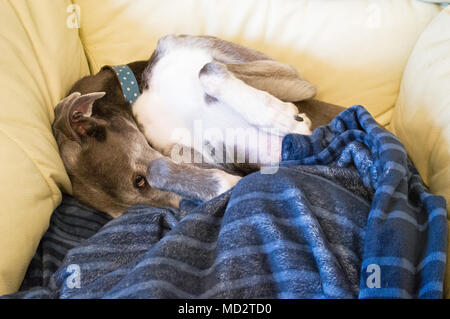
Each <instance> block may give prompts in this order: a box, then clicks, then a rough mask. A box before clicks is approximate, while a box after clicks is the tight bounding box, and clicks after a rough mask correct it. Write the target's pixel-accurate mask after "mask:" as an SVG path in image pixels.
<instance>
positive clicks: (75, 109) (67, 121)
mask: <svg viewBox="0 0 450 319" xmlns="http://www.w3.org/2000/svg"><path fill="white" fill-rule="evenodd" d="M105 94H106V93H105V92H94V93H88V94H83V95H82V94H81V93H79V92H74V93H72V94H70V95H69V96H67V97H66V98H64V99H63V100H62V101H61V102H59V103H58V105H57V106H56V108H55V124H54V128H55V130H60V131H62V133H63V134H64V135H66V136H67V137H68V138H70V139H71V140H74V141H77V142H78V143H81V137H82V136H86V135H89V133H90V132H91V131H92V130H93V129H94V128H95V127H96V125H97V124H98V120H96V119H95V118H92V117H91V115H92V106H93V105H94V102H95V101H96V100H98V99H100V98H102V97H103V96H104V95H105Z"/></svg>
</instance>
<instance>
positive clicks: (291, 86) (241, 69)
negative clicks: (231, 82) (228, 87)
mask: <svg viewBox="0 0 450 319" xmlns="http://www.w3.org/2000/svg"><path fill="white" fill-rule="evenodd" d="M226 66H227V69H228V71H230V72H232V73H233V74H234V76H236V77H237V78H238V79H240V80H242V81H244V82H245V83H246V84H248V85H250V86H252V87H254V88H256V89H258V90H262V91H266V92H268V93H270V94H272V95H273V96H275V97H276V98H278V99H280V100H282V101H285V102H298V101H303V100H307V99H311V98H313V97H314V96H315V95H316V91H317V89H316V86H315V85H313V84H311V83H310V82H308V81H306V80H304V79H303V78H302V76H301V75H300V73H299V72H298V71H297V70H296V69H295V68H294V67H292V66H290V65H287V64H284V63H281V62H278V61H274V60H258V61H253V62H248V63H242V64H227V65H226Z"/></svg>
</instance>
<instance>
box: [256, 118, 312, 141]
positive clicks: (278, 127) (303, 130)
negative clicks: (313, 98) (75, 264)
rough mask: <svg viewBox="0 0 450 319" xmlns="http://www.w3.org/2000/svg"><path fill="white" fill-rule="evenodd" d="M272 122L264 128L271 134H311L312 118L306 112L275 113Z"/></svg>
mask: <svg viewBox="0 0 450 319" xmlns="http://www.w3.org/2000/svg"><path fill="white" fill-rule="evenodd" d="M269 123H270V124H269V125H268V126H267V127H262V129H263V130H264V131H266V132H268V133H270V134H273V135H278V136H285V135H287V134H290V133H296V134H302V135H311V120H310V119H309V118H308V116H306V114H304V113H302V114H295V115H293V114H292V113H291V114H290V113H289V112H280V113H276V114H273V116H272V117H271V120H270V122H269Z"/></svg>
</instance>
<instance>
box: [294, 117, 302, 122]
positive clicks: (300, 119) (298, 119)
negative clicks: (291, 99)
mask: <svg viewBox="0 0 450 319" xmlns="http://www.w3.org/2000/svg"><path fill="white" fill-rule="evenodd" d="M294 119H295V120H296V121H298V122H303V117H301V116H300V115H295V116H294Z"/></svg>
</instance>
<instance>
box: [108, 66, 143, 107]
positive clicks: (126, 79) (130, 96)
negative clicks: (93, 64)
mask: <svg viewBox="0 0 450 319" xmlns="http://www.w3.org/2000/svg"><path fill="white" fill-rule="evenodd" d="M110 68H111V69H112V70H113V71H114V72H115V73H116V76H117V79H118V80H119V82H120V86H121V87H122V92H123V96H124V98H125V100H127V101H128V103H130V105H132V104H133V103H134V102H135V101H136V100H137V98H138V97H139V95H141V91H140V90H139V85H138V81H137V80H136V77H135V76H134V73H133V71H132V70H131V69H130V68H129V67H128V65H117V66H111V67H110Z"/></svg>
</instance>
